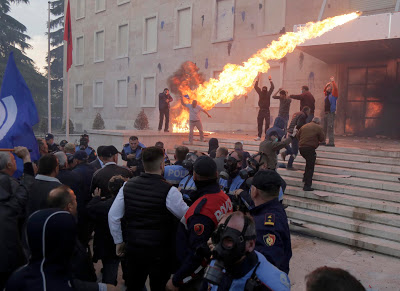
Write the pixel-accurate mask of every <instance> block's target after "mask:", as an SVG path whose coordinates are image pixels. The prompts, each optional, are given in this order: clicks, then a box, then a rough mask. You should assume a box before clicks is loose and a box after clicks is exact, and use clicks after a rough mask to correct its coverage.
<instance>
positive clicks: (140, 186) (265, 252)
mask: <svg viewBox="0 0 400 291" xmlns="http://www.w3.org/2000/svg"><path fill="white" fill-rule="evenodd" d="M285 94H286V95H287V93H285ZM281 95H282V94H281ZM310 112H311V111H310V108H309V107H307V106H305V107H304V108H302V110H301V111H300V112H298V113H296V114H295V116H294V118H293V120H292V122H291V124H290V125H289V127H288V129H287V130H286V128H285V124H287V123H288V120H287V119H285V118H284V117H278V119H277V121H276V122H275V123H274V126H273V127H271V128H270V129H268V131H267V138H266V140H265V141H263V142H261V144H260V147H259V151H258V153H257V154H254V155H250V154H249V153H248V152H246V151H245V150H244V148H243V144H242V143H241V142H237V143H235V146H234V150H233V151H232V152H229V150H228V148H226V147H223V146H220V145H219V142H218V140H217V139H215V138H212V139H210V140H209V150H208V153H202V152H190V151H189V148H187V147H185V146H179V147H177V148H176V149H175V154H174V158H173V159H171V160H173V161H174V163H172V162H171V160H170V159H169V157H168V155H167V154H166V150H165V148H164V144H163V143H162V142H161V141H160V142H157V143H156V144H155V145H154V146H149V147H146V146H145V145H144V144H143V143H141V142H139V138H138V137H136V136H131V137H130V138H129V141H128V143H126V144H125V145H123V147H122V150H118V149H117V148H116V147H115V146H113V145H109V146H106V145H102V146H99V147H98V148H97V151H95V150H94V149H93V148H91V147H90V146H89V136H88V135H82V136H81V138H80V141H79V145H75V144H73V143H69V142H68V141H66V140H63V141H61V142H60V144H59V145H58V144H56V143H55V142H54V136H53V135H52V134H47V135H46V136H45V138H44V139H38V146H39V149H40V154H41V157H40V159H39V160H38V161H33V162H32V161H31V158H30V153H29V151H28V150H27V149H26V148H24V147H16V148H15V149H14V150H13V153H14V154H15V155H16V156H17V157H19V158H21V159H22V160H23V163H24V169H23V176H22V177H21V178H20V179H19V180H16V179H14V178H12V176H13V174H14V172H15V171H16V169H17V165H16V161H15V158H14V155H13V154H12V152H11V151H10V152H0V182H1V184H0V191H1V192H0V219H1V220H2V222H1V223H0V225H1V227H0V236H1V238H2V239H1V242H0V289H3V288H5V290H58V289H60V290H89V291H90V290H114V288H116V287H115V286H117V285H118V278H119V277H118V273H119V272H120V270H122V278H123V280H124V284H125V285H126V286H127V290H140V291H141V290H146V281H147V280H148V279H149V285H150V289H151V290H290V287H291V284H290V279H289V276H288V275H289V271H290V259H291V257H292V247H291V239H290V232H289V225H288V219H287V216H286V212H285V209H284V205H283V204H282V199H283V195H284V191H285V188H286V183H285V181H284V180H283V179H282V177H281V176H280V175H279V174H278V173H277V171H276V169H277V167H278V162H277V155H278V153H277V152H278V151H279V150H280V149H283V148H285V147H288V145H289V144H292V147H290V148H289V147H288V152H289V153H288V154H289V155H293V154H291V153H290V150H292V151H293V150H294V149H293V147H295V146H293V144H294V140H295V139H297V140H298V144H299V149H300V153H301V154H302V155H303V156H304V157H305V158H306V160H307V166H306V173H305V175H304V182H305V187H306V186H311V184H310V179H312V171H313V164H312V163H309V160H311V161H312V160H313V159H314V162H315V148H316V147H317V146H318V145H319V143H320V142H322V140H321V138H319V136H322V135H323V132H322V131H323V130H322V128H321V127H320V126H319V125H318V124H319V120H318V118H315V117H314V118H313V121H312V122H309V123H307V117H308V116H309V114H310ZM285 114H286V113H285ZM286 117H287V116H286ZM284 135H286V136H287V137H286V139H285V138H284ZM311 136H312V137H314V139H313V141H312V142H311ZM315 136H317V137H318V138H317V139H315ZM309 148H310V149H309ZM312 149H313V150H312ZM120 155H121V158H122V160H123V161H122V162H119V156H120ZM309 157H310V158H309ZM119 164H120V165H119ZM122 164H123V165H122ZM311 167H312V169H311ZM308 168H309V169H308ZM98 261H101V265H102V269H101V276H100V277H99V278H98V277H97V275H96V271H95V268H94V265H93V263H94V262H98ZM120 266H121V268H120ZM306 281H307V282H306V285H307V286H306V287H307V290H309V291H314V290H365V289H364V287H363V286H362V285H361V284H360V283H359V282H358V281H357V280H356V279H355V278H354V277H352V276H351V275H350V274H349V273H347V272H346V271H343V270H340V269H332V268H328V267H321V268H319V269H317V270H315V271H313V272H312V273H310V274H309V275H308V276H307V280H306ZM338 286H340V288H339V287H338Z"/></svg>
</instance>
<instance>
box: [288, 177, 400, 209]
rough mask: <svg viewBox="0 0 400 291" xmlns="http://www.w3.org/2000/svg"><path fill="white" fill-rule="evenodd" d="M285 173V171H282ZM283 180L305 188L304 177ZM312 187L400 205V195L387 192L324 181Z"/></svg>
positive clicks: (314, 183)
mask: <svg viewBox="0 0 400 291" xmlns="http://www.w3.org/2000/svg"><path fill="white" fill-rule="evenodd" d="M282 172H283V171H282ZM282 178H283V179H284V180H285V182H286V183H287V184H288V185H291V186H295V187H299V188H300V187H301V188H303V186H304V184H303V181H302V179H303V178H302V177H299V178H294V177H289V176H285V175H282ZM312 187H313V188H314V189H316V190H318V191H324V192H329V193H338V194H346V195H350V196H357V197H361V198H370V199H373V200H377V201H382V202H385V203H387V204H389V203H392V202H397V203H399V205H400V193H398V192H394V193H393V192H392V191H385V190H375V189H368V188H362V187H356V186H348V185H342V184H337V183H329V182H323V181H313V185H312Z"/></svg>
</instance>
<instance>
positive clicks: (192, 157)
mask: <svg viewBox="0 0 400 291" xmlns="http://www.w3.org/2000/svg"><path fill="white" fill-rule="evenodd" d="M196 160H197V155H196V154H194V153H188V154H187V155H186V158H185V160H184V161H183V162H182V167H184V168H185V169H186V170H188V171H189V174H190V175H193V165H194V162H195V161H196Z"/></svg>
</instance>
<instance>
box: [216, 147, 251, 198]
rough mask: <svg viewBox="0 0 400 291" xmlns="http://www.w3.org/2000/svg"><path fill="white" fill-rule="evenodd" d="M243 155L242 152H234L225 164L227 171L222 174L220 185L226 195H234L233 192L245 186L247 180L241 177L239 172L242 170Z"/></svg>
mask: <svg viewBox="0 0 400 291" xmlns="http://www.w3.org/2000/svg"><path fill="white" fill-rule="evenodd" d="M242 163H243V155H242V153H241V152H236V151H233V152H232V153H230V154H229V156H228V158H227V159H226V162H225V165H224V167H225V171H223V172H221V173H220V174H219V175H220V178H219V185H220V186H221V189H223V190H224V191H225V193H227V194H230V195H233V192H234V191H235V190H237V189H240V188H241V187H242V185H243V186H245V185H244V184H243V182H244V181H245V179H243V178H242V177H240V175H239V172H240V170H241V169H242Z"/></svg>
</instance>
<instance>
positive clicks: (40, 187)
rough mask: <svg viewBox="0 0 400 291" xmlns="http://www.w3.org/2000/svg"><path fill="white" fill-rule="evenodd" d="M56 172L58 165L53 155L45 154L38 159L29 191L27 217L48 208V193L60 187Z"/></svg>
mask: <svg viewBox="0 0 400 291" xmlns="http://www.w3.org/2000/svg"><path fill="white" fill-rule="evenodd" d="M58 171H59V163H58V159H57V157H56V156H55V155H52V154H46V155H44V156H42V157H41V158H40V160H39V168H38V174H37V175H36V177H35V183H33V185H32V187H31V190H30V191H29V200H28V207H27V208H28V216H29V215H31V214H32V213H33V212H35V211H36V210H39V209H45V208H48V206H47V197H48V196H49V193H50V191H51V190H53V189H54V188H56V187H58V186H60V185H61V182H60V180H58V179H57V178H56V177H57V175H58Z"/></svg>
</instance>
